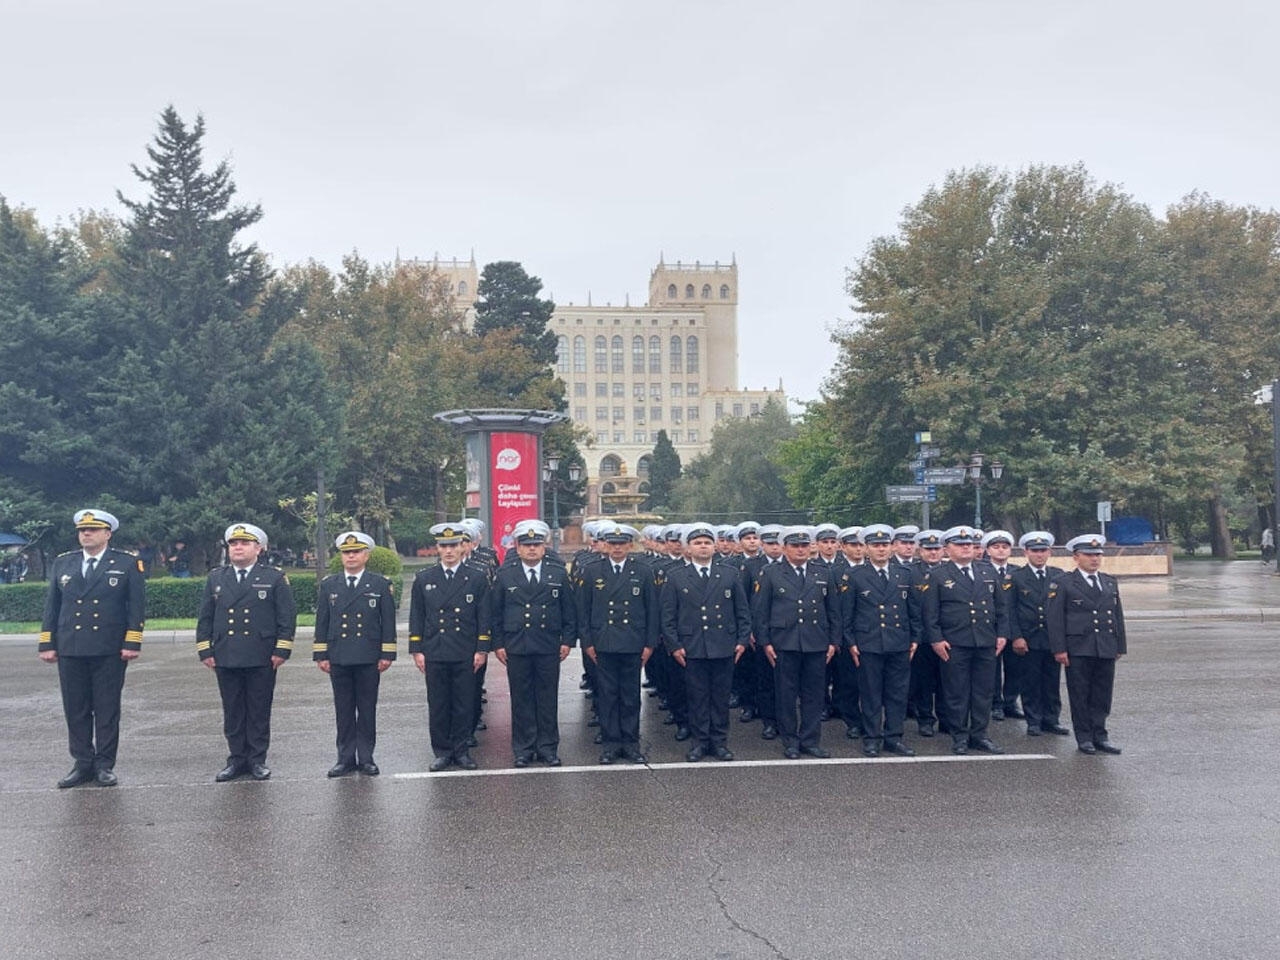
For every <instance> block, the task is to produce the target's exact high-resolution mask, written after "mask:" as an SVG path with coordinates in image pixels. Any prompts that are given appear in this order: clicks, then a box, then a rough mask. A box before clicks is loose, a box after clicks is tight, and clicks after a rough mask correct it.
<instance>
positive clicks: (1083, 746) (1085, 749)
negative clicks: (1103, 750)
mask: <svg viewBox="0 0 1280 960" xmlns="http://www.w3.org/2000/svg"><path fill="white" fill-rule="evenodd" d="M1076 749H1077V750H1079V751H1080V752H1081V753H1087V754H1089V756H1093V755H1094V754H1095V753H1097V752H1098V748H1097V747H1095V746H1094V745H1093V744H1092V743H1077V744H1076Z"/></svg>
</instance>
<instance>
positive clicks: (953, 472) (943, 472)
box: [924, 467, 965, 486]
mask: <svg viewBox="0 0 1280 960" xmlns="http://www.w3.org/2000/svg"><path fill="white" fill-rule="evenodd" d="M964 478H965V468H964V467H925V470H924V482H925V483H942V484H951V485H953V486H954V485H955V484H958V483H964Z"/></svg>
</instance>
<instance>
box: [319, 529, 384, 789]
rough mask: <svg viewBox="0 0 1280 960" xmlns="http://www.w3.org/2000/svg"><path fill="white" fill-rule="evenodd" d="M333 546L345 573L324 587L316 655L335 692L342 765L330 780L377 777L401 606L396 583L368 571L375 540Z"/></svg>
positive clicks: (342, 539)
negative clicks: (384, 694)
mask: <svg viewBox="0 0 1280 960" xmlns="http://www.w3.org/2000/svg"><path fill="white" fill-rule="evenodd" d="M333 543H334V546H336V547H337V548H338V552H339V554H340V555H341V557H342V573H335V574H332V575H330V576H327V577H325V578H324V579H323V580H321V581H320V589H319V591H318V592H317V596H316V640H315V644H314V645H313V647H312V654H311V656H312V658H313V659H314V660H315V661H316V664H317V665H318V666H319V667H320V669H321V670H323V671H324V672H325V673H327V674H328V675H329V682H330V684H331V685H332V686H333V708H334V714H335V716H336V719H337V724H338V762H337V763H336V764H334V765H333V767H331V768H330V770H329V776H331V777H343V776H346V775H347V774H349V773H355V771H356V770H359V771H360V772H361V773H363V774H366V775H367V776H371V777H376V776H377V775H378V765H377V763H375V762H374V759H373V747H374V743H375V741H376V740H377V732H378V731H377V727H378V681H379V680H380V679H381V677H382V672H383V671H384V670H386V669H387V667H389V666H391V661H392V660H394V659H395V658H396V602H395V597H394V596H392V593H391V581H390V580H388V579H387V578H386V577H384V576H382V575H381V574H378V573H374V572H373V571H372V570H368V569H366V567H367V565H368V563H369V551H370V550H372V549H373V537H371V536H369V535H368V534H367V533H361V532H360V531H358V530H348V531H347V532H346V533H342V534H339V535H338V537H337V539H336V540H334V542H333Z"/></svg>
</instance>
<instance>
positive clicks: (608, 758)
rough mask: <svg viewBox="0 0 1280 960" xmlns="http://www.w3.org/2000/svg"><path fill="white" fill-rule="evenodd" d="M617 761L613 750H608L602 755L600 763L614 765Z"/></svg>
mask: <svg viewBox="0 0 1280 960" xmlns="http://www.w3.org/2000/svg"><path fill="white" fill-rule="evenodd" d="M615 759H617V758H616V757H615V756H614V754H613V751H612V750H606V751H604V753H602V754H600V762H601V763H603V764H610V763H613V761H614V760H615Z"/></svg>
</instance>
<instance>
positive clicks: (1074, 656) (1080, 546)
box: [1045, 533, 1128, 754]
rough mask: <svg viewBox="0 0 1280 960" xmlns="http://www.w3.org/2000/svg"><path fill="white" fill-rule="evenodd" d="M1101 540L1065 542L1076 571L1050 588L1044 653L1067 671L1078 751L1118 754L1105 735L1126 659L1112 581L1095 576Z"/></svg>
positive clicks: (1121, 613) (1117, 590)
mask: <svg viewBox="0 0 1280 960" xmlns="http://www.w3.org/2000/svg"><path fill="white" fill-rule="evenodd" d="M1104 546H1105V542H1104V541H1103V539H1102V537H1100V536H1098V535H1097V534H1094V533H1087V534H1084V535H1083V536H1079V537H1074V538H1073V539H1071V540H1068V541H1067V549H1068V550H1070V551H1071V558H1072V559H1073V560H1074V561H1075V564H1076V569H1075V570H1072V571H1071V572H1070V573H1068V574H1065V575H1064V576H1062V577H1059V578H1058V581H1057V588H1056V589H1054V586H1053V584H1050V585H1049V588H1048V590H1049V593H1048V596H1047V597H1046V599H1045V619H1046V620H1047V621H1048V633H1049V649H1051V650H1052V651H1053V656H1054V659H1055V660H1057V662H1058V663H1060V664H1062V665H1063V666H1064V667H1066V668H1067V697H1068V699H1069V700H1070V702H1071V726H1072V728H1073V730H1074V731H1075V735H1076V745H1077V747H1078V748H1079V749H1080V752H1081V753H1089V754H1094V753H1098V752H1099V751H1101V752H1102V753H1119V752H1120V748H1119V747H1117V746H1116V745H1115V744H1114V743H1112V742H1111V738H1110V737H1109V736H1108V734H1107V717H1108V716H1109V715H1110V714H1111V694H1112V690H1113V688H1114V686H1115V678H1116V661H1117V660H1118V659H1119V658H1120V657H1123V656H1124V655H1125V653H1126V652H1127V650H1128V647H1127V645H1126V642H1125V630H1124V610H1123V609H1122V608H1121V606H1120V587H1119V584H1117V583H1116V578H1115V577H1113V576H1111V575H1110V574H1107V573H1101V572H1099V567H1101V566H1102V553H1103V547H1104Z"/></svg>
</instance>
